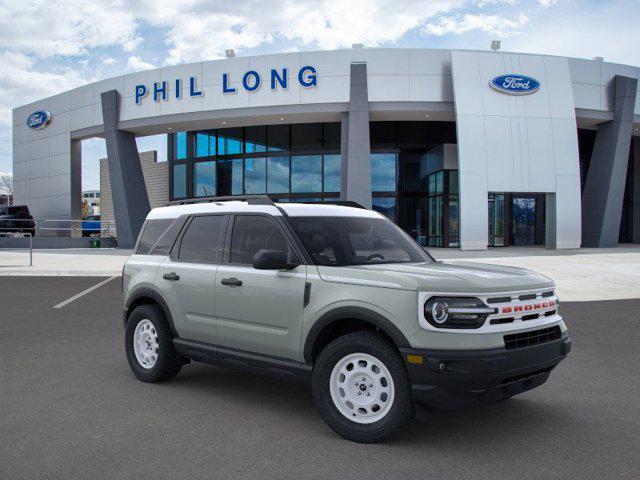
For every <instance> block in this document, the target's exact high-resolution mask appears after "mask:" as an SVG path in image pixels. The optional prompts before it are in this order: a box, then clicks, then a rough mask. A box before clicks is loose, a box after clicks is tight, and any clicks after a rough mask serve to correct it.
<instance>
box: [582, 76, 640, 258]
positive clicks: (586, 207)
mask: <svg viewBox="0 0 640 480" xmlns="http://www.w3.org/2000/svg"><path fill="white" fill-rule="evenodd" d="M613 82H614V112H613V120H611V121H610V122H606V123H603V124H601V125H600V126H599V127H598V133H597V135H596V141H595V145H594V147H593V154H592V155H591V162H590V166H589V172H588V173H587V179H586V182H585V186H584V191H583V193H582V246H583V247H615V246H617V245H618V237H619V232H620V217H621V215H622V200H623V197H624V188H625V181H626V177H627V164H628V162H629V145H630V143H631V132H632V129H633V111H634V107H635V101H636V90H637V88H638V80H637V79H635V78H629V77H623V76H620V75H616V76H615V78H614V80H613Z"/></svg>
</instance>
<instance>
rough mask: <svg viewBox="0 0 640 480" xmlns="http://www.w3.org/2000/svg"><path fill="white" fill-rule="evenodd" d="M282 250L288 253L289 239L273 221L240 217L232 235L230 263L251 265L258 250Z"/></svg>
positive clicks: (251, 216)
mask: <svg viewBox="0 0 640 480" xmlns="http://www.w3.org/2000/svg"><path fill="white" fill-rule="evenodd" d="M262 249H266V250H282V251H283V252H285V253H287V252H288V250H289V248H288V244H287V239H286V238H285V236H284V234H283V233H282V231H281V230H280V227H278V225H276V223H275V222H274V221H273V220H270V219H269V218H267V217H263V216H260V215H238V216H236V217H235V221H234V223H233V232H232V233H231V252H230V256H229V263H240V264H245V265H251V264H252V263H253V256H254V255H255V254H256V253H257V252H258V250H262Z"/></svg>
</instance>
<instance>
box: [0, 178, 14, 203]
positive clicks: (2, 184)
mask: <svg viewBox="0 0 640 480" xmlns="http://www.w3.org/2000/svg"><path fill="white" fill-rule="evenodd" d="M0 196H1V197H3V201H2V202H0V204H6V205H7V206H9V205H10V204H11V203H12V202H11V201H12V200H13V175H11V174H10V173H3V172H0Z"/></svg>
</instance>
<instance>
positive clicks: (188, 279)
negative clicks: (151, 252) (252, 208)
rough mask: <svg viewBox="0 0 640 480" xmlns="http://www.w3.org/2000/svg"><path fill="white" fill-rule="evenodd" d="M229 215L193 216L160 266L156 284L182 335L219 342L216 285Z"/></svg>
mask: <svg viewBox="0 0 640 480" xmlns="http://www.w3.org/2000/svg"><path fill="white" fill-rule="evenodd" d="M228 219H229V217H228V216H227V215H202V216H195V217H193V218H192V219H191V220H190V221H189V223H188V224H187V226H186V229H185V233H184V235H183V236H182V237H181V239H179V240H178V244H177V245H176V246H175V247H174V250H175V251H174V252H173V253H172V255H171V258H168V259H166V260H165V261H164V262H162V264H160V267H159V269H158V273H157V277H156V278H157V281H156V284H157V285H158V288H160V289H161V293H162V295H163V297H164V298H165V299H166V301H167V304H168V305H170V308H171V315H172V317H173V323H174V326H175V328H176V331H177V333H178V336H179V337H180V338H183V339H185V340H194V339H195V340H198V341H201V342H207V343H212V344H215V343H216V339H217V335H216V322H215V311H214V285H215V278H216V271H217V269H218V264H219V263H220V260H221V258H222V246H223V245H224V236H225V231H226V226H227V221H228Z"/></svg>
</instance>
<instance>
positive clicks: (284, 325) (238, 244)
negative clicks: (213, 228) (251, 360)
mask: <svg viewBox="0 0 640 480" xmlns="http://www.w3.org/2000/svg"><path fill="white" fill-rule="evenodd" d="M262 249H268V250H282V251H284V252H288V254H289V255H293V253H292V251H291V245H290V244H289V241H288V239H287V236H286V234H285V232H284V231H283V229H282V226H281V225H280V224H278V222H276V221H275V220H274V219H273V218H271V217H269V216H266V215H250V214H246V215H236V216H235V218H234V219H233V226H232V231H231V237H230V241H229V247H228V248H227V249H226V251H225V257H226V258H225V260H224V262H223V263H222V264H221V265H220V266H219V268H218V271H217V274H216V281H215V311H216V320H217V325H218V343H219V345H220V346H222V347H228V348H233V349H237V350H244V351H249V352H253V353H261V354H264V355H271V356H276V357H281V358H287V359H293V360H301V353H300V342H301V340H300V336H301V329H302V309H303V303H304V289H305V282H306V276H307V270H306V266H305V265H300V266H298V267H296V268H294V269H292V270H256V269H255V268H253V265H252V263H253V256H254V255H255V254H256V253H257V252H258V251H259V250H262ZM290 258H291V257H290Z"/></svg>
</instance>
